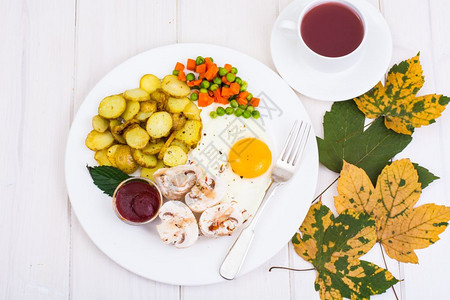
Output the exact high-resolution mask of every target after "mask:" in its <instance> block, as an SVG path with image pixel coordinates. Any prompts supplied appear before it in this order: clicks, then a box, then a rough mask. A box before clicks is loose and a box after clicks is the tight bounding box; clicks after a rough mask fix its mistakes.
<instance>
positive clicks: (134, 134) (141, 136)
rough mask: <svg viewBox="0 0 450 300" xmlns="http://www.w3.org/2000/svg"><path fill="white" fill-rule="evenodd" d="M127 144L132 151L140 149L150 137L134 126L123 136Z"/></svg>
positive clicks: (140, 128)
mask: <svg viewBox="0 0 450 300" xmlns="http://www.w3.org/2000/svg"><path fill="white" fill-rule="evenodd" d="M123 137H124V138H125V141H127V144H128V145H129V146H130V147H131V148H134V149H142V148H144V147H145V146H147V144H148V141H149V140H150V136H149V135H148V133H147V131H145V129H143V128H142V127H141V126H139V125H137V124H134V125H132V126H130V127H129V128H128V129H127V130H126V131H125V133H124V134H123Z"/></svg>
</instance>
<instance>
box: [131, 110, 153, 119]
mask: <svg viewBox="0 0 450 300" xmlns="http://www.w3.org/2000/svg"><path fill="white" fill-rule="evenodd" d="M152 114H153V113H152V112H143V111H140V112H138V113H137V115H136V116H135V117H134V118H135V119H136V120H139V121H141V122H144V121H147V119H148V118H150V116H151V115H152Z"/></svg>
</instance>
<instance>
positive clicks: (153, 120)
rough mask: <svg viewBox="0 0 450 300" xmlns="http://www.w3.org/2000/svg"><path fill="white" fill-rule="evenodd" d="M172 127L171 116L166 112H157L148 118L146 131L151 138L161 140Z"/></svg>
mask: <svg viewBox="0 0 450 300" xmlns="http://www.w3.org/2000/svg"><path fill="white" fill-rule="evenodd" d="M172 125H173V121H172V116H171V115H170V114H169V113H168V112H165V111H159V112H156V113H154V114H152V115H151V116H150V118H148V120H147V126H146V129H147V132H148V133H149V134H150V136H151V137H152V138H161V137H163V136H167V135H168V134H169V132H170V130H171V129H172Z"/></svg>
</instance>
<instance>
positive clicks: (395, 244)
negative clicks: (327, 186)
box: [334, 159, 450, 263]
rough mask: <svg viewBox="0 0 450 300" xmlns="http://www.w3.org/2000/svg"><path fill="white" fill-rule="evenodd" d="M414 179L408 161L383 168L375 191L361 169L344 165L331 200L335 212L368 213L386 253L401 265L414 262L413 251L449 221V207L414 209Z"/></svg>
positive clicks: (417, 188)
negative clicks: (374, 223) (401, 263)
mask: <svg viewBox="0 0 450 300" xmlns="http://www.w3.org/2000/svg"><path fill="white" fill-rule="evenodd" d="M418 180H419V177H418V175H417V171H416V170H415V168H414V166H413V164H412V163H411V162H410V161H409V159H402V160H398V161H394V162H393V163H392V164H391V165H389V166H386V167H385V168H384V169H383V171H382V172H381V174H380V176H379V177H378V180H377V185H376V187H375V188H374V187H373V186H372V183H371V181H370V180H369V179H368V177H367V175H366V173H365V172H364V170H362V169H360V168H358V167H356V166H354V165H351V164H349V163H346V162H344V167H343V169H342V172H341V176H340V178H339V181H338V187H337V189H338V196H336V197H335V198H334V200H335V205H336V209H337V211H338V212H339V213H341V212H343V211H345V210H346V209H353V210H355V211H359V212H365V213H367V214H369V215H370V216H372V217H373V218H374V219H375V221H376V227H377V236H378V241H380V242H381V244H382V245H383V246H384V248H385V250H386V253H387V254H388V255H389V256H390V257H391V258H393V259H396V260H398V261H401V262H410V263H417V262H418V259H417V256H416V254H415V253H414V249H422V248H426V247H428V246H429V245H431V244H433V243H435V242H436V241H437V240H438V239H439V237H438V235H439V234H440V233H442V232H443V231H444V230H445V228H446V227H447V226H448V223H447V222H448V221H449V220H450V207H445V206H439V205H435V204H426V205H422V206H419V207H417V208H414V205H415V204H416V203H417V201H418V200H419V197H420V194H421V184H420V183H419V181H418Z"/></svg>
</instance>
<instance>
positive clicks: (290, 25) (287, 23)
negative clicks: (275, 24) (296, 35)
mask: <svg viewBox="0 0 450 300" xmlns="http://www.w3.org/2000/svg"><path fill="white" fill-rule="evenodd" d="M279 26H280V28H281V29H284V30H286V31H291V32H292V31H294V32H295V31H296V30H298V28H297V23H296V22H294V21H291V20H282V21H281V22H280V25H279Z"/></svg>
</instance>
